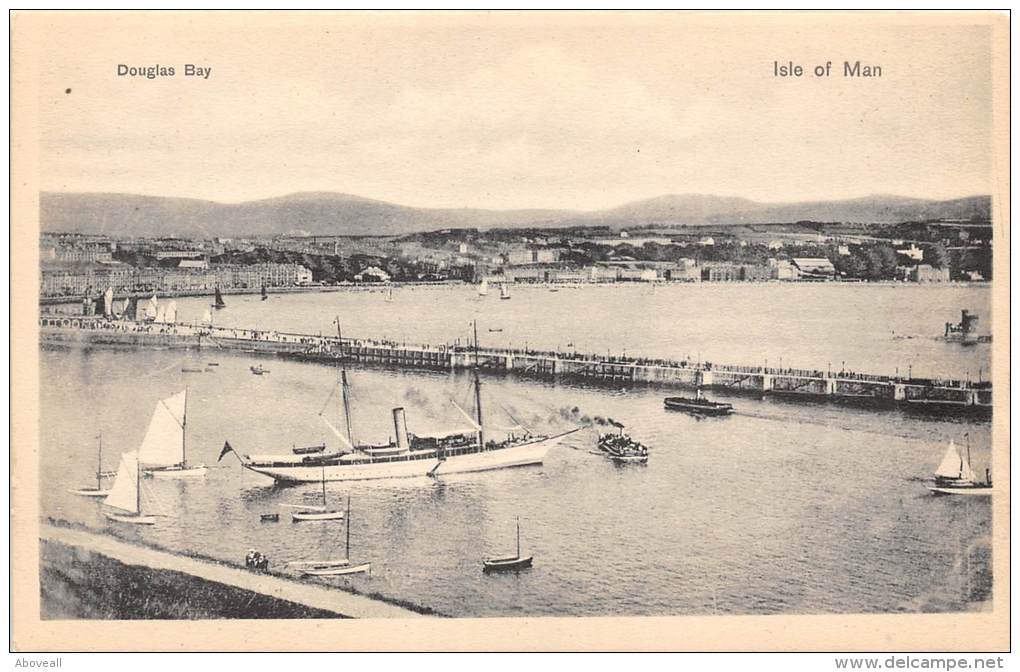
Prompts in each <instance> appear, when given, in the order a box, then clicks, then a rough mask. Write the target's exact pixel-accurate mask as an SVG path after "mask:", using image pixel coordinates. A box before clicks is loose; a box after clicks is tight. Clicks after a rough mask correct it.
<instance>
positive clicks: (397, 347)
mask: <svg viewBox="0 0 1020 672" xmlns="http://www.w3.org/2000/svg"><path fill="white" fill-rule="evenodd" d="M39 328H40V341H41V342H42V343H45V344H53V345H66V346H73V345H84V346H112V347H117V346H121V347H124V346H126V347H159V348H183V349H191V348H203V349H210V350H227V351H233V352H237V353H247V354H251V355H261V356H275V357H283V358H288V359H296V360H302V361H309V362H319V363H327V364H333V363H335V362H336V361H337V359H338V358H339V357H340V356H341V355H342V356H343V357H344V359H345V360H346V361H349V362H355V363H359V364H366V365H383V366H392V367H399V368H408V369H431V370H447V371H452V370H456V369H468V368H472V367H474V366H475V365H476V364H477V366H478V367H479V368H480V369H482V370H483V371H490V372H493V373H513V374H518V375H523V376H530V377H536V378H544V379H571V378H572V379H581V380H585V381H590V382H597V383H604V384H611V385H657V386H663V387H680V388H691V389H695V388H702V389H707V390H716V391H722V392H725V393H732V394H748V395H756V396H773V397H780V398H784V399H791V400H797V401H812V402H835V403H845V404H853V405H859V406H862V407H867V408H875V409H904V410H908V411H915V412H924V413H931V414H939V415H941V414H975V415H985V416H987V415H990V414H991V411H992V385H991V383H990V382H973V381H965V380H947V379H927V378H925V379H922V378H912V377H911V378H907V377H899V376H882V375H874V374H865V373H857V372H847V371H812V370H806V369H791V368H772V367H764V366H732V365H725V364H717V363H711V362H692V361H675V360H667V359H648V358H640V357H613V356H605V357H603V356H598V355H592V354H583V353H577V352H555V351H535V350H521V349H501V348H480V349H479V350H478V353H477V355H476V354H475V350H474V348H473V347H471V345H469V344H459V343H457V344H439V345H423V344H407V343H395V342H392V341H386V340H375V339H365V338H344V339H343V341H342V342H341V341H340V340H339V339H337V338H336V337H330V336H322V335H312V334H291V333H283V332H277V331H267V330H254V329H241V328H232V327H214V326H208V325H188V324H159V323H153V322H133V321H127V320H111V319H106V318H103V317H71V316H59V315H43V316H41V317H40V318H39ZM476 357H477V361H476Z"/></svg>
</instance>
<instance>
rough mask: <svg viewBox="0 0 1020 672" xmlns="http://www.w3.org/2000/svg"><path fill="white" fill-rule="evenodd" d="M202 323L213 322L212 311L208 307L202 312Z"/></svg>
mask: <svg viewBox="0 0 1020 672" xmlns="http://www.w3.org/2000/svg"><path fill="white" fill-rule="evenodd" d="M202 324H212V311H211V310H209V309H208V308H206V309H205V312H204V313H202Z"/></svg>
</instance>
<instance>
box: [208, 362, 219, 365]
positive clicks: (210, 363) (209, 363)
mask: <svg viewBox="0 0 1020 672" xmlns="http://www.w3.org/2000/svg"><path fill="white" fill-rule="evenodd" d="M205 365H206V366H219V365H220V363H219V362H206V364H205Z"/></svg>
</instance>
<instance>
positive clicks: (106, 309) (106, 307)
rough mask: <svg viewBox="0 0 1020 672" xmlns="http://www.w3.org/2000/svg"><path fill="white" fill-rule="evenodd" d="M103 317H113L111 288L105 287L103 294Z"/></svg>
mask: <svg viewBox="0 0 1020 672" xmlns="http://www.w3.org/2000/svg"><path fill="white" fill-rule="evenodd" d="M103 315H105V316H107V317H109V316H111V315H113V287H107V289H106V291H105V292H103Z"/></svg>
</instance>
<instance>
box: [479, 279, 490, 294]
mask: <svg viewBox="0 0 1020 672" xmlns="http://www.w3.org/2000/svg"><path fill="white" fill-rule="evenodd" d="M488 295H489V281H488V280H482V281H481V282H480V283H479V284H478V296H488Z"/></svg>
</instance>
